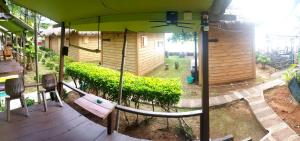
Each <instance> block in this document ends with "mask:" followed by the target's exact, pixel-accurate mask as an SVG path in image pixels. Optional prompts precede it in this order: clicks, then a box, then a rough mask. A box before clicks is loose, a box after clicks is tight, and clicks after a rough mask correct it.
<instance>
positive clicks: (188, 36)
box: [168, 32, 194, 42]
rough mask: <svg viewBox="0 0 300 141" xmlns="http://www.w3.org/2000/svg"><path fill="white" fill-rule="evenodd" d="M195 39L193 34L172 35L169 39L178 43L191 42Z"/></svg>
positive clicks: (180, 33)
mask: <svg viewBox="0 0 300 141" xmlns="http://www.w3.org/2000/svg"><path fill="white" fill-rule="evenodd" d="M193 39H194V35H193V33H192V32H178V33H172V36H171V37H170V38H169V39H168V40H169V41H172V42H178V41H191V40H193Z"/></svg>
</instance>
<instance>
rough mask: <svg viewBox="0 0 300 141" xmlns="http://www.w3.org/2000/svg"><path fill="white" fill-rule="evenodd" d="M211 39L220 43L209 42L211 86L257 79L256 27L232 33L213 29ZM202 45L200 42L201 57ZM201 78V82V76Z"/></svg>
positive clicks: (247, 26)
mask: <svg viewBox="0 0 300 141" xmlns="http://www.w3.org/2000/svg"><path fill="white" fill-rule="evenodd" d="M200 37H201V35H200ZM209 38H210V39H212V38H216V39H218V42H209V45H208V46H209V83H210V84H221V83H222V84H224V83H232V82H236V81H243V80H247V79H252V78H255V75H256V72H255V48H254V40H255V37H254V26H252V25H244V27H243V28H241V29H239V30H232V31H227V30H222V29H218V28H214V27H211V28H210V31H209ZM200 43H201V41H199V56H201V44H200ZM199 62H201V57H199ZM199 68H201V64H199ZM200 70H201V69H200ZM199 74H201V73H199ZM199 78H200V80H201V76H200V75H199Z"/></svg>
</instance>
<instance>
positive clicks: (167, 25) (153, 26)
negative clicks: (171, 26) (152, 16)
mask: <svg viewBox="0 0 300 141" xmlns="http://www.w3.org/2000/svg"><path fill="white" fill-rule="evenodd" d="M163 26H168V25H167V24H165V25H157V26H152V27H151V28H157V27H163Z"/></svg>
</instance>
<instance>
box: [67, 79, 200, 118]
mask: <svg viewBox="0 0 300 141" xmlns="http://www.w3.org/2000/svg"><path fill="white" fill-rule="evenodd" d="M62 83H63V85H65V86H66V87H68V88H70V89H72V90H74V91H75V92H77V93H79V94H80V96H83V95H86V94H88V93H86V92H84V91H82V90H80V89H77V88H75V87H72V86H70V85H69V84H67V83H66V82H62ZM116 109H118V110H121V111H124V112H128V113H133V114H138V115H144V116H153V117H164V118H184V117H192V116H200V115H201V114H202V110H194V111H189V112H174V113H169V112H152V111H146V110H141V109H135V108H131V107H126V106H122V105H117V106H116Z"/></svg>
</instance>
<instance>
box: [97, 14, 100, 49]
mask: <svg viewBox="0 0 300 141" xmlns="http://www.w3.org/2000/svg"><path fill="white" fill-rule="evenodd" d="M97 28H98V50H100V16H98V26H97Z"/></svg>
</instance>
